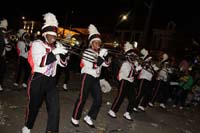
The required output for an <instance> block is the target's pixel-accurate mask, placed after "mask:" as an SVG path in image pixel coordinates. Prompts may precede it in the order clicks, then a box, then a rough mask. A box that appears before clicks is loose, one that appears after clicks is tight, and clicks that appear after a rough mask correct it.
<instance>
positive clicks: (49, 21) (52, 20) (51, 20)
mask: <svg viewBox="0 0 200 133" xmlns="http://www.w3.org/2000/svg"><path fill="white" fill-rule="evenodd" d="M43 16H44V21H45V23H44V26H43V27H42V29H43V28H45V27H47V26H56V27H58V21H57V19H56V16H55V15H54V14H52V13H46V14H44V15H43Z"/></svg>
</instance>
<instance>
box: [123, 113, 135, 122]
mask: <svg viewBox="0 0 200 133" xmlns="http://www.w3.org/2000/svg"><path fill="white" fill-rule="evenodd" d="M123 117H124V118H125V119H126V120H129V121H133V119H132V118H131V116H130V113H129V112H125V113H124V115H123Z"/></svg>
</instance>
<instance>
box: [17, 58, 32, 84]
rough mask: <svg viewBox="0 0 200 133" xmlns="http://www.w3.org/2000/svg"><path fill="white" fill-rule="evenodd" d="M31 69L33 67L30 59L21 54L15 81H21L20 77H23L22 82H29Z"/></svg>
mask: <svg viewBox="0 0 200 133" xmlns="http://www.w3.org/2000/svg"><path fill="white" fill-rule="evenodd" d="M30 70H31V69H30V66H29V63H28V60H27V59H26V58H24V57H21V56H19V58H18V64H17V72H16V80H15V82H16V83H19V82H20V78H21V77H22V78H23V80H22V82H23V83H26V84H27V82H28V78H29V76H30Z"/></svg>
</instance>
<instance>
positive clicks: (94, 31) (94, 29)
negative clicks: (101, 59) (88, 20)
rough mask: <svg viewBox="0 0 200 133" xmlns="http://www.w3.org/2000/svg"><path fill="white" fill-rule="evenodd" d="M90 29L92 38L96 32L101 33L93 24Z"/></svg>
mask: <svg viewBox="0 0 200 133" xmlns="http://www.w3.org/2000/svg"><path fill="white" fill-rule="evenodd" d="M88 31H89V38H90V36H91V35H94V34H99V35H100V33H99V31H98V30H97V28H96V27H95V26H94V25H93V24H90V25H89V27H88Z"/></svg>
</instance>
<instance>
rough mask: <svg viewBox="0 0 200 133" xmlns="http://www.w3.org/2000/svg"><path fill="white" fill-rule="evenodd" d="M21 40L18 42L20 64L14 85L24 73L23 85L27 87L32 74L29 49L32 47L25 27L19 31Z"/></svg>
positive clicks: (16, 84)
mask: <svg viewBox="0 0 200 133" xmlns="http://www.w3.org/2000/svg"><path fill="white" fill-rule="evenodd" d="M18 37H19V40H18V42H17V53H18V62H17V63H18V64H17V72H16V80H15V83H14V86H18V85H19V82H20V78H21V76H22V73H23V80H22V87H24V88H27V82H28V77H29V74H30V65H29V63H28V51H29V48H30V37H29V34H28V32H26V31H25V30H24V29H19V31H18Z"/></svg>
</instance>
